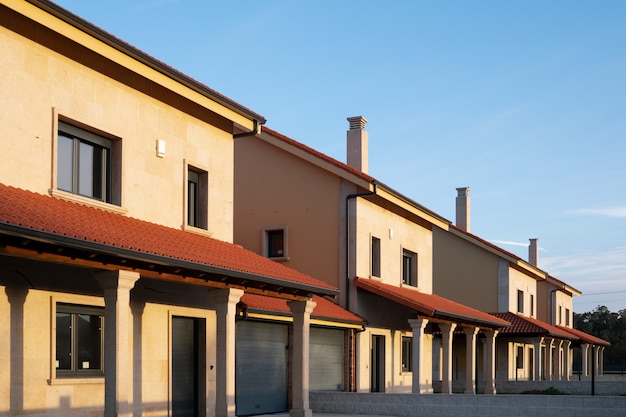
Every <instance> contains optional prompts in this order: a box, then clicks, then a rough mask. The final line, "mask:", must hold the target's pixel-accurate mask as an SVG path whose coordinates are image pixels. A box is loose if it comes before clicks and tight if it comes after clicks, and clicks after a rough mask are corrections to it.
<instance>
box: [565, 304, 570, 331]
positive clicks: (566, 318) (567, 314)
mask: <svg viewBox="0 0 626 417" xmlns="http://www.w3.org/2000/svg"><path fill="white" fill-rule="evenodd" d="M565 325H566V326H568V327H569V308H566V309H565Z"/></svg>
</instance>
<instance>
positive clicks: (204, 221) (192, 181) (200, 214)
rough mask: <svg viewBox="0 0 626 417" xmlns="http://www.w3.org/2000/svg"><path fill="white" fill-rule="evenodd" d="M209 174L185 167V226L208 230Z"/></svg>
mask: <svg viewBox="0 0 626 417" xmlns="http://www.w3.org/2000/svg"><path fill="white" fill-rule="evenodd" d="M208 183H209V174H208V173H207V172H206V171H203V170H201V169H198V168H195V167H192V166H188V167H187V225H189V226H192V227H197V228H200V229H205V230H206V229H208V188H209V186H208Z"/></svg>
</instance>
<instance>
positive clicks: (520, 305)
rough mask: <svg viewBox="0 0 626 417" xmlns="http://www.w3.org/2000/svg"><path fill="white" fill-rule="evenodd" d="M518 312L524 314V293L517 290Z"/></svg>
mask: <svg viewBox="0 0 626 417" xmlns="http://www.w3.org/2000/svg"><path fill="white" fill-rule="evenodd" d="M517 312H518V313H524V291H522V290H517Z"/></svg>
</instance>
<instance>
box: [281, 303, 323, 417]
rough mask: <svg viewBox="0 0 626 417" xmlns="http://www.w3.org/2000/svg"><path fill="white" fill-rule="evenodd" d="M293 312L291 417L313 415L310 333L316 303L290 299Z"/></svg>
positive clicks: (308, 416)
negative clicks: (310, 391)
mask: <svg viewBox="0 0 626 417" xmlns="http://www.w3.org/2000/svg"><path fill="white" fill-rule="evenodd" d="M287 304H288V305H289V309H290V310H291V313H292V314H293V361H292V367H291V369H292V371H291V380H292V384H291V389H292V394H291V409H290V410H289V416H290V417H312V416H313V411H311V408H310V406H309V335H310V330H311V329H310V323H311V312H312V311H313V308H315V305H316V303H315V302H314V301H312V300H307V301H289V302H288V303H287Z"/></svg>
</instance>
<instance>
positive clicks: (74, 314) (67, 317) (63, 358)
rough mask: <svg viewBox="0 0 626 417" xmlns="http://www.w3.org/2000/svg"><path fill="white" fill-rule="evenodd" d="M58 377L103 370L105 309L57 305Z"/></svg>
mask: <svg viewBox="0 0 626 417" xmlns="http://www.w3.org/2000/svg"><path fill="white" fill-rule="evenodd" d="M55 337H56V373H57V377H64V376H66V377H71V376H101V375H103V372H104V356H103V351H104V349H103V346H104V309H103V308H102V307H90V306H79V305H73V304H60V303H59V304H57V307H56V335H55Z"/></svg>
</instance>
